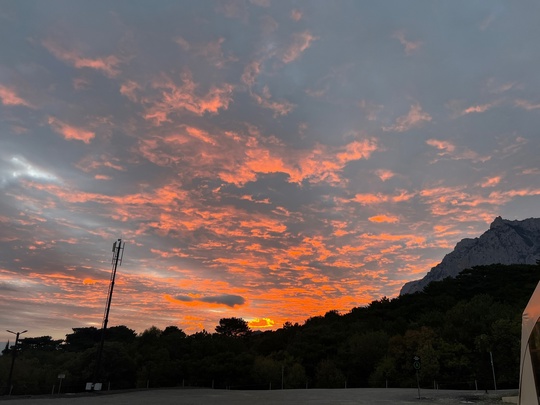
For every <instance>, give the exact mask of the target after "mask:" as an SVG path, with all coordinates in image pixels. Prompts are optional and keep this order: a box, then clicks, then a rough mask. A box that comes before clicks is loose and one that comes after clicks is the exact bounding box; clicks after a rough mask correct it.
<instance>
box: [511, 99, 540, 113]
mask: <svg viewBox="0 0 540 405" xmlns="http://www.w3.org/2000/svg"><path fill="white" fill-rule="evenodd" d="M514 105H515V106H516V107H519V108H523V109H524V110H527V111H531V110H538V109H540V103H538V104H534V103H531V102H530V101H528V100H516V101H514Z"/></svg>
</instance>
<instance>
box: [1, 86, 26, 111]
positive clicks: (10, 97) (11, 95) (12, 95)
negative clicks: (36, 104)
mask: <svg viewBox="0 0 540 405" xmlns="http://www.w3.org/2000/svg"><path fill="white" fill-rule="evenodd" d="M0 100H1V101H2V104H4V105H22V106H25V107H30V108H33V106H32V104H30V103H29V102H28V101H26V100H24V99H22V98H21V97H20V96H19V95H17V92H16V91H15V90H13V89H12V88H9V87H6V86H3V85H1V84H0Z"/></svg>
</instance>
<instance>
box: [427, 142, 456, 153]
mask: <svg viewBox="0 0 540 405" xmlns="http://www.w3.org/2000/svg"><path fill="white" fill-rule="evenodd" d="M426 143H427V144H428V145H430V146H433V147H434V148H437V149H439V150H442V151H444V152H448V153H451V152H454V151H455V150H456V147H455V145H454V144H452V143H451V142H448V141H440V140H437V139H428V140H427V141H426Z"/></svg>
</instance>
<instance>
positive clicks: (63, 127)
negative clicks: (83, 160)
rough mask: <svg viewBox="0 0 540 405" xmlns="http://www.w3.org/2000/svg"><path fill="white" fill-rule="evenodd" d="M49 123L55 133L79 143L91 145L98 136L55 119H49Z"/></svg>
mask: <svg viewBox="0 0 540 405" xmlns="http://www.w3.org/2000/svg"><path fill="white" fill-rule="evenodd" d="M47 122H48V124H49V125H50V126H51V128H52V129H53V130H54V131H55V132H57V133H59V134H60V135H62V136H63V137H64V138H65V139H68V140H70V139H74V140H77V141H83V142H84V143H90V141H91V140H92V139H94V137H95V136H96V134H95V133H93V132H90V131H87V130H85V129H82V128H77V127H74V126H72V125H68V124H66V123H65V122H62V121H60V120H59V119H57V118H54V117H49V119H48V121H47Z"/></svg>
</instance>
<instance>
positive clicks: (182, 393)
mask: <svg viewBox="0 0 540 405" xmlns="http://www.w3.org/2000/svg"><path fill="white" fill-rule="evenodd" d="M514 395H517V391H516V390H511V391H497V392H490V393H489V394H485V393H483V392H475V391H449V390H436V391H435V390H421V391H420V399H419V398H418V390H417V389H399V388H388V389H384V388H354V389H352V388H351V389H309V390H275V391H226V390H213V389H163V390H144V391H131V392H122V393H107V392H103V393H94V394H86V395H82V396H75V395H70V394H65V395H62V396H55V397H51V396H48V397H46V396H40V397H37V396H36V397H26V398H17V397H11V398H8V397H0V401H4V402H5V404H6V405H8V404H9V405H30V404H32V405H34V404H35V405H53V404H54V405H71V404H73V405H93V404H99V405H143V404H144V405H147V404H160V405H169V404H170V405H172V404H174V405H188V404H189V405H198V404H204V405H248V404H249V405H252V404H261V405H271V404H290V405H292V404H316V405H330V404H332V405H334V404H338V405H352V404H359V405H368V404H369V405H383V404H384V405H390V404H398V405H399V404H423V405H446V404H475V403H476V404H478V405H495V404H499V405H502V404H503V402H502V401H501V397H503V396H514Z"/></svg>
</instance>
